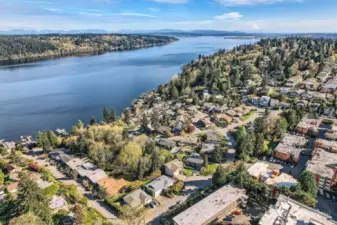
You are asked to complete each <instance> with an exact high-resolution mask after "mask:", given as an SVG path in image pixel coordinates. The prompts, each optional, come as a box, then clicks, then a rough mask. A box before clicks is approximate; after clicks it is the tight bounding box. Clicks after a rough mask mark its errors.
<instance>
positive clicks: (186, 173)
mask: <svg viewBox="0 0 337 225" xmlns="http://www.w3.org/2000/svg"><path fill="white" fill-rule="evenodd" d="M184 174H185V176H187V177H191V176H192V175H193V170H192V169H188V168H185V169H184Z"/></svg>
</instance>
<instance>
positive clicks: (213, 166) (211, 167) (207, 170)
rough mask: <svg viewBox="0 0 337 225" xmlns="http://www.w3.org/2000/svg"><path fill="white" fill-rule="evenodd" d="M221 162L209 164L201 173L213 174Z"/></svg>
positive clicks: (204, 174) (205, 174)
mask: <svg viewBox="0 0 337 225" xmlns="http://www.w3.org/2000/svg"><path fill="white" fill-rule="evenodd" d="M218 166H219V164H210V165H208V167H207V168H205V169H204V170H203V171H202V172H201V173H200V175H202V176H210V175H213V173H215V171H216V169H217V168H218Z"/></svg>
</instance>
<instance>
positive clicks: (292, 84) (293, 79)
mask: <svg viewBox="0 0 337 225" xmlns="http://www.w3.org/2000/svg"><path fill="white" fill-rule="evenodd" d="M302 80H303V78H302V76H300V75H298V76H293V77H290V78H289V79H288V80H287V81H286V83H285V84H284V86H285V87H295V86H296V85H297V84H299V83H301V82H302Z"/></svg>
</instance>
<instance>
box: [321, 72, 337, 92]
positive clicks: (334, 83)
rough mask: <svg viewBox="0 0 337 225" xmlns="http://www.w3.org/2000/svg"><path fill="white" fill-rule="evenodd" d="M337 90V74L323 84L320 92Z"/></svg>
mask: <svg viewBox="0 0 337 225" xmlns="http://www.w3.org/2000/svg"><path fill="white" fill-rule="evenodd" d="M336 90H337V76H335V77H333V78H332V79H330V80H328V81H327V82H326V83H325V84H323V85H322V87H321V90H320V92H323V93H334V92H335V91H336Z"/></svg>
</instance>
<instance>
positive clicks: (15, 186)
mask: <svg viewBox="0 0 337 225" xmlns="http://www.w3.org/2000/svg"><path fill="white" fill-rule="evenodd" d="M18 189H19V182H14V183H11V184H8V185H7V186H6V190H7V192H8V193H12V194H13V193H16V192H17V191H18Z"/></svg>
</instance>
